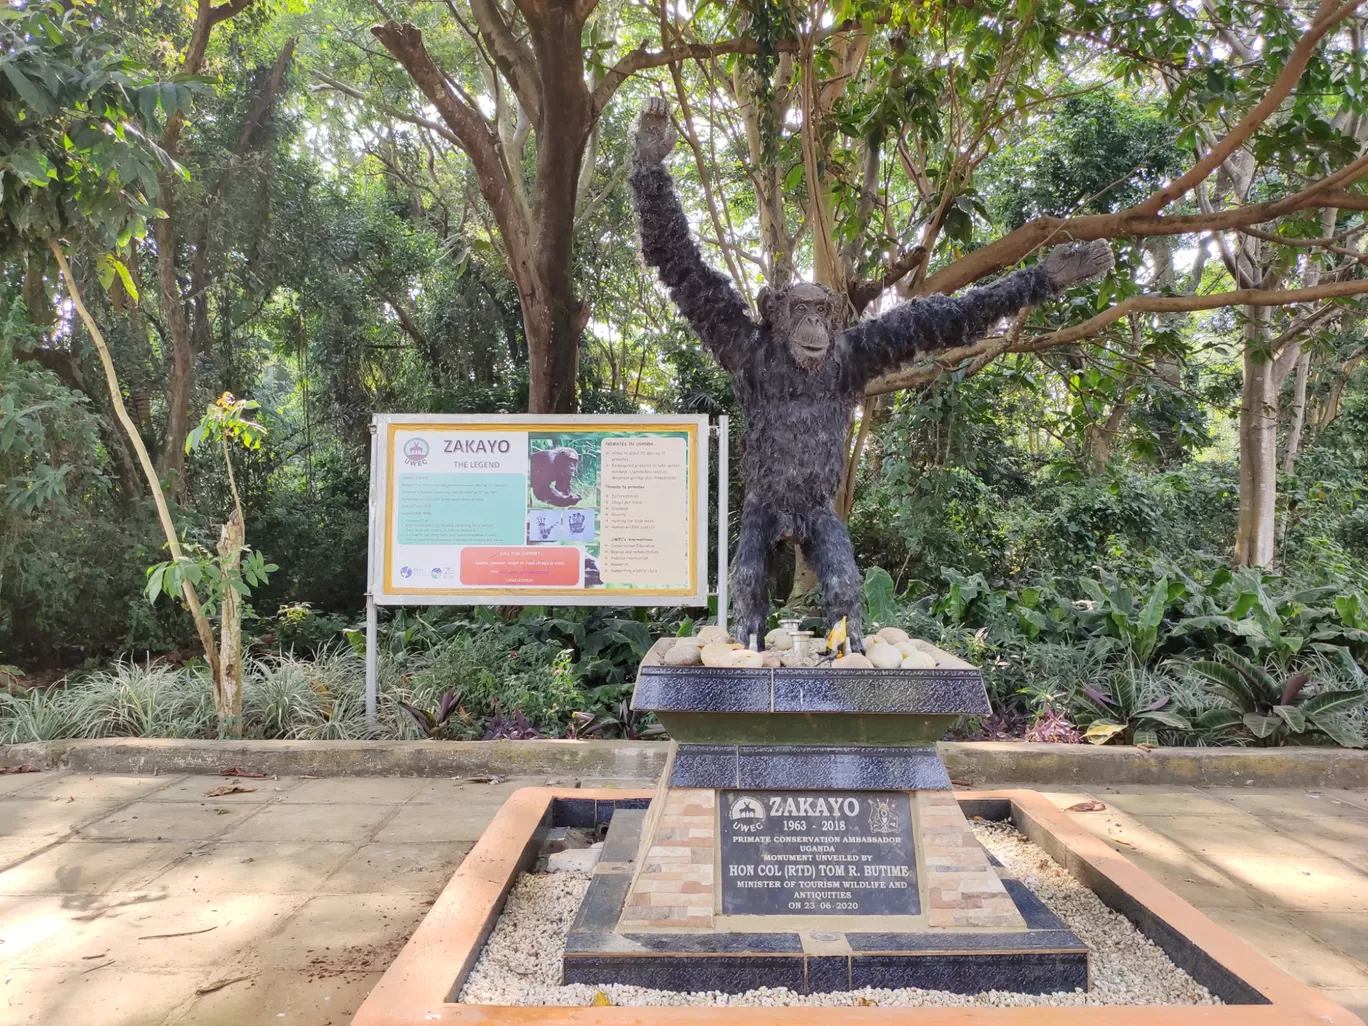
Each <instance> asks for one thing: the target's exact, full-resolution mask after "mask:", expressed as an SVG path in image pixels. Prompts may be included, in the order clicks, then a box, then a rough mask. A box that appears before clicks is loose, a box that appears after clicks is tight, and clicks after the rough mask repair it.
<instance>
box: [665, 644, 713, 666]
mask: <svg viewBox="0 0 1368 1026" xmlns="http://www.w3.org/2000/svg"><path fill="white" fill-rule="evenodd" d="M662 661H663V662H664V663H665V665H666V666H701V665H702V663H703V650H702V649H701V648H699V647H698V646H697V645H688V644H684V645H671V646H670V647H669V648H668V649H666V650H665V655H664V657H663V660H662Z"/></svg>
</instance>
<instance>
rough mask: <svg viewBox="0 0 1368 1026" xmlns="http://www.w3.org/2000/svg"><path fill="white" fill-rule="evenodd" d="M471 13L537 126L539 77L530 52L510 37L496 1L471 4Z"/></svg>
mask: <svg viewBox="0 0 1368 1026" xmlns="http://www.w3.org/2000/svg"><path fill="white" fill-rule="evenodd" d="M470 9H471V11H472V12H474V14H475V24H476V26H477V27H478V28H479V30H480V35H482V36H483V37H484V38H485V41H486V42H487V43H488V44H489V50H490V56H491V57H492V58H493V59H494V63H495V64H497V65H498V66H499V70H500V71H501V72H503V76H504V78H505V79H507V80H508V84H509V85H510V86H512V87H513V93H514V95H516V96H517V97H518V102H519V103H521V104H522V107H523V110H525V111H527V116H528V117H529V118H531V119H532V122H533V124H535V125H540V124H541V118H542V92H541V77H540V76H539V75H538V74H537V62H536V60H535V58H534V57H533V56H532V51H531V49H530V48H529V47H528V45H527V43H526V42H525V41H523V40H521V39H518V38H517V36H515V35H514V34H513V28H512V26H511V25H509V23H508V22H507V21H505V20H504V11H503V9H502V8H501V7H500V6H499V4H498V3H496V2H495V0H470Z"/></svg>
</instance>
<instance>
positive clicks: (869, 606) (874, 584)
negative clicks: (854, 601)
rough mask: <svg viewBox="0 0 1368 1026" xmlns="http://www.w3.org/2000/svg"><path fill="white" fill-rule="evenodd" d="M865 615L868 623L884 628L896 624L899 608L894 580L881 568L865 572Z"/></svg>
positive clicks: (873, 568) (875, 567)
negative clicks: (894, 591)
mask: <svg viewBox="0 0 1368 1026" xmlns="http://www.w3.org/2000/svg"><path fill="white" fill-rule="evenodd" d="M864 597H865V615H866V616H867V617H868V622H870V623H877V624H879V625H880V626H882V627H887V626H889V625H890V624H893V623H896V622H897V619H898V607H897V603H896V601H895V600H894V597H893V578H892V576H890V575H889V573H888V571H887V570H885V569H884V568H883V567H881V566H871V567H870V568H869V569H868V570H867V571H866V572H865V582H864Z"/></svg>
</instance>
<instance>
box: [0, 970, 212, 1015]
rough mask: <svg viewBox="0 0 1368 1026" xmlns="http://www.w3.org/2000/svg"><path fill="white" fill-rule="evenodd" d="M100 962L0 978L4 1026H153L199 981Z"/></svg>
mask: <svg viewBox="0 0 1368 1026" xmlns="http://www.w3.org/2000/svg"><path fill="white" fill-rule="evenodd" d="M91 965H100V963H98V962H94V963H88V964H85V965H82V966H81V967H80V968H77V967H75V966H71V967H67V968H64V969H16V970H13V971H12V972H10V971H7V972H5V973H4V974H3V975H0V1019H2V1020H3V1021H4V1023H5V1024H6V1026H77V1024H79V1026H157V1024H159V1023H161V1022H162V1020H163V1019H164V1018H165V1017H166V1016H167V1015H169V1014H171V1013H172V1012H173V1011H174V1010H175V1009H176V1007H177V1005H179V1004H181V1003H182V1002H184V1000H185V996H186V994H188V993H193V991H194V987H195V985H196V983H197V982H198V977H196V976H193V975H188V974H181V973H156V972H145V971H143V970H142V969H140V968H134V967H132V966H122V965H120V963H119V961H118V960H115V961H114V963H113V964H111V965H104V966H102V967H101V968H98V969H95V970H91V969H90V966H91Z"/></svg>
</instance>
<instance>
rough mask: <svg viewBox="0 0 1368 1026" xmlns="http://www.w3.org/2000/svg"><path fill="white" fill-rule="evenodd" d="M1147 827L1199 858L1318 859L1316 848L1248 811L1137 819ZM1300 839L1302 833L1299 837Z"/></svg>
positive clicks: (1141, 817)
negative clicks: (1211, 856) (1284, 857)
mask: <svg viewBox="0 0 1368 1026" xmlns="http://www.w3.org/2000/svg"><path fill="white" fill-rule="evenodd" d="M1135 818H1136V819H1138V820H1139V821H1140V822H1141V823H1142V824H1144V825H1145V826H1148V827H1150V828H1151V829H1152V830H1154V831H1155V832H1156V833H1158V834H1160V835H1162V836H1163V837H1164V838H1166V839H1168V840H1169V841H1172V842H1173V843H1174V844H1175V845H1177V846H1178V847H1180V848H1182V849H1184V850H1185V851H1189V852H1192V853H1193V854H1195V855H1204V854H1223V855H1242V854H1248V855H1302V856H1307V857H1314V856H1315V855H1316V854H1317V852H1316V850H1315V849H1314V848H1312V847H1310V846H1308V844H1305V843H1303V842H1302V841H1301V840H1299V839H1298V838H1297V837H1293V836H1291V835H1290V834H1287V833H1282V832H1280V831H1278V830H1275V829H1273V828H1272V827H1271V826H1269V825H1268V823H1266V822H1265V821H1264V820H1261V819H1259V818H1257V817H1255V816H1251V815H1250V814H1249V813H1247V812H1240V813H1237V814H1234V815H1226V816H1220V817H1217V818H1215V819H1211V818H1208V817H1206V816H1153V817H1149V816H1144V815H1137V816H1136V817H1135ZM1298 836H1300V834H1299V835H1298Z"/></svg>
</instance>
